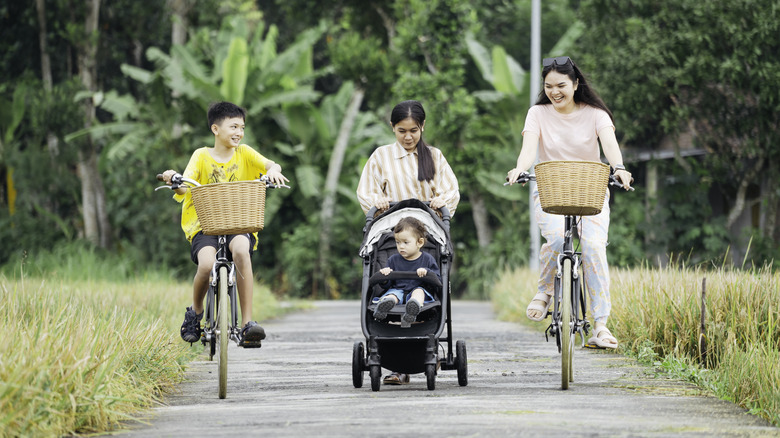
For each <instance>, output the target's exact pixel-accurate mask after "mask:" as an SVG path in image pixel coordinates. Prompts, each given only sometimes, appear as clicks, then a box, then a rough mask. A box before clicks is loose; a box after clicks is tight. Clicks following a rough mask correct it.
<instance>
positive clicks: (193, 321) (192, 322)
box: [181, 307, 203, 344]
mask: <svg viewBox="0 0 780 438" xmlns="http://www.w3.org/2000/svg"><path fill="white" fill-rule="evenodd" d="M201 319H203V314H202V313H201V314H200V315H198V314H196V313H195V311H194V310H192V307H187V311H186V312H185V313H184V323H183V324H182V325H181V338H182V339H184V340H185V341H186V342H189V343H190V344H192V343H193V342H197V341H198V340H199V339H200V332H201V330H200V320H201Z"/></svg>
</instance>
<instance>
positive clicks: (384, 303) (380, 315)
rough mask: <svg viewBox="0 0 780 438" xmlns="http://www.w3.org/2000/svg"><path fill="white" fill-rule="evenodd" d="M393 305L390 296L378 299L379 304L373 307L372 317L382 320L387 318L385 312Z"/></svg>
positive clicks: (393, 301)
mask: <svg viewBox="0 0 780 438" xmlns="http://www.w3.org/2000/svg"><path fill="white" fill-rule="evenodd" d="M393 307H395V300H393V298H392V297H389V296H388V297H384V298H382V299H381V300H379V304H377V305H376V309H374V319H376V320H377V321H382V320H384V319H385V318H387V313H388V312H389V311H390V310H392V309H393Z"/></svg>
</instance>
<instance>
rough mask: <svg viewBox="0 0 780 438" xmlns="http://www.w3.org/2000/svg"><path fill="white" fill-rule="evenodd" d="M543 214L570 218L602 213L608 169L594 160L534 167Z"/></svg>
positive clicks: (562, 162) (607, 182) (545, 164)
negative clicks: (568, 216)
mask: <svg viewBox="0 0 780 438" xmlns="http://www.w3.org/2000/svg"><path fill="white" fill-rule="evenodd" d="M534 172H535V173H536V183H537V184H538V188H539V201H540V202H541V204H542V211H544V212H545V213H550V214H561V215H570V216H593V215H596V214H599V213H601V209H602V208H603V207H604V196H606V193H607V185H608V184H609V166H608V165H606V164H604V163H596V162H593V161H546V162H544V163H539V164H537V165H536V166H535V167H534Z"/></svg>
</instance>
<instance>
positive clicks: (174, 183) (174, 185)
mask: <svg viewBox="0 0 780 438" xmlns="http://www.w3.org/2000/svg"><path fill="white" fill-rule="evenodd" d="M157 181H165V178H163V176H162V174H161V173H158V174H157ZM255 181H262V182H264V183H265V186H266V188H269V189H278V188H281V187H284V188H287V189H289V188H290V186H288V185H287V184H274V183H272V182H271V181H269V180H268V176H266V175H263V176H261V177H260V178H259V179H256V180H255ZM185 184H188V185H185ZM200 185H201V184H200V183H198V182H197V181H195V180H193V179H189V178H185V177H183V176H182V175H181V174H180V173H177V174H175V175H173V176H172V177H171V185H165V186H159V187H157V188H156V189H154V191H155V192H156V191H157V190H160V189H170V190H176V189H178V188H180V187H182V186H184V187H186V188H190V187H198V186H200Z"/></svg>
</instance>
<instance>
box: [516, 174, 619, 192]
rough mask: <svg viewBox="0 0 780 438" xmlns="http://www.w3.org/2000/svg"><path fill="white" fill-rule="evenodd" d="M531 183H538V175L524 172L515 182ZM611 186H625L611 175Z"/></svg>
mask: <svg viewBox="0 0 780 438" xmlns="http://www.w3.org/2000/svg"><path fill="white" fill-rule="evenodd" d="M508 179H509V178H507V180H508ZM529 181H536V175H531V174H530V173H528V172H523V173H521V174H520V175H519V176H518V177H517V181H515V183H519V184H526V183H527V182H529ZM509 184H510V183H509V182H508V181H507V182H505V183H504V185H505V186H508V185H509ZM609 185H611V186H613V187H620V188H623V184H621V183H620V181H618V180H617V178H615V174H610V175H609ZM628 190H630V191H632V192H633V191H634V188H633V187H631V186H629V187H628Z"/></svg>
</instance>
